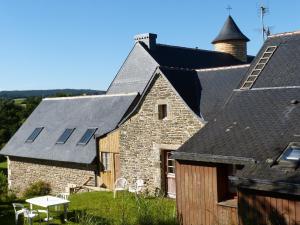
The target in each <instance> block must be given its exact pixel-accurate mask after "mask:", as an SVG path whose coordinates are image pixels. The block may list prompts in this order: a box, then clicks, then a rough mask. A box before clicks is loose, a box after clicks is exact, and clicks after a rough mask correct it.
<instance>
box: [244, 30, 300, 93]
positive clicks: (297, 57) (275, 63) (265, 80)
mask: <svg viewBox="0 0 300 225" xmlns="http://www.w3.org/2000/svg"><path fill="white" fill-rule="evenodd" d="M268 46H277V49H276V51H275V52H274V54H273V56H272V57H271V58H270V60H269V62H268V63H267V64H266V66H265V68H264V69H263V70H262V72H261V73H260V75H259V77H258V78H257V80H256V81H255V83H254V85H253V86H252V88H269V87H283V86H300V79H299V76H300V74H299V71H300V63H299V61H300V33H295V34H282V35H274V36H271V37H269V38H268V39H267V40H266V42H265V43H264V45H263V47H262V48H261V50H260V51H259V53H258V54H257V56H256V57H255V59H254V60H253V63H252V65H251V68H250V70H249V73H250V72H251V70H252V68H253V67H254V66H255V65H256V63H257V62H258V60H259V59H260V58H261V57H262V54H263V52H264V51H265V49H267V47H268Z"/></svg>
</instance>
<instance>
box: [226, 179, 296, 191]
mask: <svg viewBox="0 0 300 225" xmlns="http://www.w3.org/2000/svg"><path fill="white" fill-rule="evenodd" d="M228 178H229V179H230V180H231V181H232V182H233V183H234V184H235V185H237V186H238V187H239V188H245V189H250V190H258V191H269V192H279V193H283V194H292V195H300V184H296V183H289V182H282V181H269V180H262V179H248V178H241V177H236V176H229V177H228Z"/></svg>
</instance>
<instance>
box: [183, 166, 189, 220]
mask: <svg viewBox="0 0 300 225" xmlns="http://www.w3.org/2000/svg"><path fill="white" fill-rule="evenodd" d="M188 168H189V165H186V166H185V168H184V177H185V182H184V183H185V187H184V189H185V195H186V201H185V207H184V208H185V224H187V225H188V224H190V218H189V217H190V215H189V212H190V211H189V208H190V206H189V202H190V201H189V200H190V198H189V177H188Z"/></svg>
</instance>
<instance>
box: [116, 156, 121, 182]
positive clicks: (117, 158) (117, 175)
mask: <svg viewBox="0 0 300 225" xmlns="http://www.w3.org/2000/svg"><path fill="white" fill-rule="evenodd" d="M114 159H115V160H114V163H115V165H114V167H115V169H114V170H115V177H114V181H116V179H118V178H120V176H121V172H120V154H119V153H117V154H114Z"/></svg>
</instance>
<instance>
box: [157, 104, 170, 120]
mask: <svg viewBox="0 0 300 225" xmlns="http://www.w3.org/2000/svg"><path fill="white" fill-rule="evenodd" d="M167 116H168V107H167V105H166V104H161V105H158V119H159V120H163V119H165V118H167Z"/></svg>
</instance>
